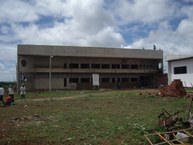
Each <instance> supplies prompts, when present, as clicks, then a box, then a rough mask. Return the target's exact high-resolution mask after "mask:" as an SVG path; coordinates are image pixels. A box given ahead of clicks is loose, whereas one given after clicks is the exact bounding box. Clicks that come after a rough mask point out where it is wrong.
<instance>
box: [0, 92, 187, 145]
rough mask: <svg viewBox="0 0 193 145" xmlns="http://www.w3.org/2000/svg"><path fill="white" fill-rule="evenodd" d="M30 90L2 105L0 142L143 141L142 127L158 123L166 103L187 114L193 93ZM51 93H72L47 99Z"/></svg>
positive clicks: (81, 144) (97, 144)
mask: <svg viewBox="0 0 193 145" xmlns="http://www.w3.org/2000/svg"><path fill="white" fill-rule="evenodd" d="M30 95H31V96H29V97H30V98H31V99H27V100H20V101H17V100H16V105H14V106H10V107H6V108H3V107H1V108H0V128H1V130H0V144H10V145H12V144H13V145H20V144H25V143H26V144H30V145H39V144H41V145H58V144H61V145H62V144H65V145H89V144H91V145H145V144H147V142H146V140H145V138H144V133H146V132H147V130H152V129H159V128H158V126H157V121H158V120H157V115H158V113H159V112H160V111H161V110H162V108H165V109H166V110H167V111H168V112H171V113H172V112H175V111H178V110H179V111H182V112H181V113H180V115H181V116H184V117H186V115H187V110H188V105H189V103H190V100H189V99H184V98H162V97H156V96H154V95H152V94H150V93H143V95H141V94H140V93H139V92H137V91H132V92H131V91H107V90H106V91H105V90H103V91H84V92H81V91H56V92H51V93H50V92H42V93H38V95H37V94H34V96H33V93H32V94H30ZM74 96H76V97H74ZM80 96H81V97H80ZM17 97H19V96H17ZM50 97H59V98H62V97H64V98H66V97H69V98H70V97H72V98H71V99H61V100H57V99H56V100H52V101H51V100H44V99H45V98H50ZM32 98H42V100H41V101H33V99H32ZM17 118H18V120H17Z"/></svg>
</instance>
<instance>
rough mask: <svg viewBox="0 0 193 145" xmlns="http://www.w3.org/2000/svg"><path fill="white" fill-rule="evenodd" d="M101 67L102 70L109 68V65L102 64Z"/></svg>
mask: <svg viewBox="0 0 193 145" xmlns="http://www.w3.org/2000/svg"><path fill="white" fill-rule="evenodd" d="M101 67H102V68H110V64H102V65H101Z"/></svg>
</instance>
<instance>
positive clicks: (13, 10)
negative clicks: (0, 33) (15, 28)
mask: <svg viewBox="0 0 193 145" xmlns="http://www.w3.org/2000/svg"><path fill="white" fill-rule="evenodd" d="M37 19H38V15H37V14H36V12H35V11H34V9H33V7H32V6H31V5H30V4H29V3H28V2H25V1H22V0H14V1H13V0H6V1H1V5H0V22H6V23H7V22H9V23H13V22H26V21H27V22H28V21H35V20H37Z"/></svg>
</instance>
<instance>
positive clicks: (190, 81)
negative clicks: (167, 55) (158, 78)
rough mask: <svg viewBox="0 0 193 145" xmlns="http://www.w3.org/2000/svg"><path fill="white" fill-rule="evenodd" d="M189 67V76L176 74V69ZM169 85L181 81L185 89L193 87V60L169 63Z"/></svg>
mask: <svg viewBox="0 0 193 145" xmlns="http://www.w3.org/2000/svg"><path fill="white" fill-rule="evenodd" d="M180 66H187V74H174V67H180ZM168 67H169V68H168V70H169V71H168V78H169V83H171V82H172V81H173V80H175V79H180V80H181V81H182V82H183V85H184V86H185V87H193V58H191V59H184V60H177V61H169V62H168Z"/></svg>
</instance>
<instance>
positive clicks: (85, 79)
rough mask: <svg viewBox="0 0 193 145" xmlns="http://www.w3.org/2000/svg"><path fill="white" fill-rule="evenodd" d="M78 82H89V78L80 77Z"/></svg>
mask: <svg viewBox="0 0 193 145" xmlns="http://www.w3.org/2000/svg"><path fill="white" fill-rule="evenodd" d="M80 82H81V83H90V78H81V79H80Z"/></svg>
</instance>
